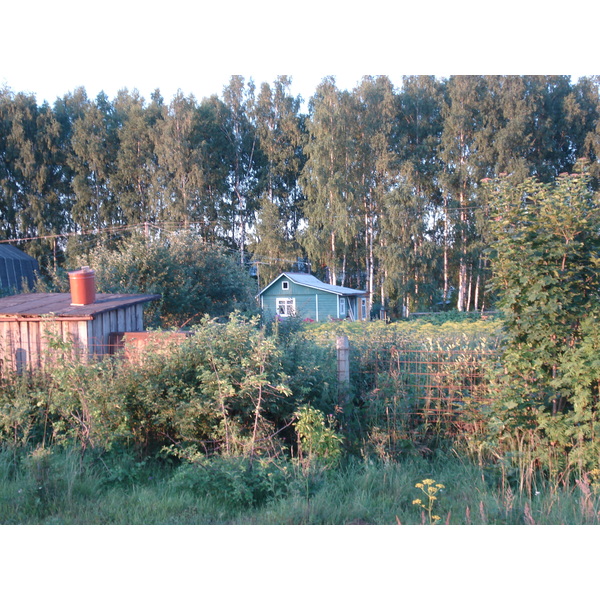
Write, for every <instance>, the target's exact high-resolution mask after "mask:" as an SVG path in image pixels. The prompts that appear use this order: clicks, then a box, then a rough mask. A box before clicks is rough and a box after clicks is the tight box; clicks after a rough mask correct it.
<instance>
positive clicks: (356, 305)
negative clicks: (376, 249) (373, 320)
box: [258, 273, 368, 321]
mask: <svg viewBox="0 0 600 600" xmlns="http://www.w3.org/2000/svg"><path fill="white" fill-rule="evenodd" d="M258 299H259V302H260V306H261V309H262V311H263V314H264V315H265V317H266V318H267V319H274V318H276V317H278V318H286V317H290V316H298V317H300V318H301V319H311V320H313V321H328V320H330V319H349V320H350V321H363V320H365V319H366V318H367V316H368V315H367V292H365V291H364V290H354V289H352V288H347V287H343V286H339V285H330V284H328V283H323V282H322V281H319V280H318V279H317V278H316V277H314V276H313V275H308V274H306V273H282V274H281V275H279V277H277V278H276V279H274V280H273V281H272V282H271V283H270V284H269V285H268V286H267V287H265V288H264V289H263V290H261V291H260V292H259V294H258Z"/></svg>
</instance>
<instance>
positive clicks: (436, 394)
mask: <svg viewBox="0 0 600 600" xmlns="http://www.w3.org/2000/svg"><path fill="white" fill-rule="evenodd" d="M498 357H499V354H498V351H497V349H495V348H490V347H477V348H457V347H452V348H446V349H426V348H414V347H403V346H401V345H397V344H393V343H392V344H385V345H382V346H380V347H377V348H374V347H370V348H359V349H357V350H356V351H355V353H354V356H353V361H354V372H353V375H354V385H355V390H356V393H357V396H359V397H360V399H361V401H362V402H363V403H364V405H363V406H364V408H365V410H366V414H367V415H368V416H367V419H368V426H370V428H371V429H374V430H376V431H377V430H379V431H385V432H386V437H387V438H388V442H389V440H392V445H393V442H394V440H395V441H398V442H399V441H401V439H403V438H404V439H406V438H412V439H414V438H416V437H422V436H424V435H425V436H429V435H432V434H436V435H444V436H447V435H450V436H456V435H470V434H474V433H475V432H476V430H477V429H478V428H480V427H481V418H482V417H481V414H482V408H483V407H484V406H486V405H488V404H489V403H490V402H491V397H490V389H489V377H490V373H491V372H492V369H493V368H494V367H495V366H496V363H497V360H498Z"/></svg>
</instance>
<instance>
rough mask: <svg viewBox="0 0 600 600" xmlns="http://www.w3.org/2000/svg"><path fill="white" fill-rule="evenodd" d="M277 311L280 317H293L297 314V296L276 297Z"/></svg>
mask: <svg viewBox="0 0 600 600" xmlns="http://www.w3.org/2000/svg"><path fill="white" fill-rule="evenodd" d="M275 313H276V314H277V316H278V317H283V318H285V317H293V316H294V315H295V314H296V298H275Z"/></svg>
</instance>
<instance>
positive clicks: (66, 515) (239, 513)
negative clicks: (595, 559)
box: [0, 450, 600, 526]
mask: <svg viewBox="0 0 600 600" xmlns="http://www.w3.org/2000/svg"><path fill="white" fill-rule="evenodd" d="M219 460H221V464H220V465H218V466H217V467H214V466H212V467H208V468H209V469H210V468H212V469H213V471H212V472H211V474H212V475H215V474H216V473H217V471H216V470H215V469H217V470H218V472H219V473H220V476H221V482H222V483H224V484H226V485H229V486H230V488H229V491H228V492H227V493H226V494H225V495H224V493H223V492H220V491H219V488H218V486H214V485H210V484H209V483H208V480H207V479H203V478H202V477H199V478H198V477H197V478H195V479H194V476H193V475H192V474H190V472H189V465H187V464H186V465H179V466H177V465H172V466H169V467H165V465H159V464H145V465H143V466H142V467H140V466H139V465H138V466H137V467H136V466H135V463H132V474H131V476H130V477H128V478H118V477H115V476H114V475H115V473H114V471H111V470H110V465H109V464H107V465H106V466H105V465H102V464H99V463H98V462H97V461H94V460H86V459H84V460H83V461H82V460H81V455H80V453H79V452H77V451H74V450H54V451H52V452H46V451H40V450H34V451H32V452H30V453H28V454H27V455H22V456H17V457H15V455H14V453H9V452H7V451H2V452H1V453H0V484H1V489H0V523H2V524H18V523H19V524H115V525H125V524H145V525H151V524H182V525H194V524H197V525H202V524H204V525H206V524H284V525H286V524H287V525H309V524H310V525H319V524H320V525H352V524H372V525H397V524H399V523H400V524H402V525H420V524H423V523H427V522H428V521H427V519H426V518H425V515H424V514H423V512H422V510H421V509H420V508H419V507H418V506H415V505H414V504H413V500H415V499H416V498H418V494H419V490H418V489H417V488H416V487H415V485H416V483H418V482H419V481H422V480H423V479H424V478H431V479H434V480H435V481H437V482H440V483H443V485H444V489H443V490H441V492H440V493H439V494H438V497H437V499H436V507H435V509H436V512H437V514H439V515H440V517H441V519H440V525H439V526H443V524H449V525H504V524H508V525H520V524H544V525H550V524H598V520H599V517H598V515H599V511H600V489H599V487H600V486H599V484H598V482H597V481H596V480H595V479H594V475H593V474H590V476H589V478H588V479H587V481H580V482H579V483H578V484H576V485H572V486H566V485H562V486H561V485H551V484H550V483H548V482H547V481H542V480H541V481H539V482H538V483H536V485H535V486H534V488H533V492H532V493H531V494H527V493H524V492H522V491H520V490H519V486H518V485H517V486H515V485H511V483H510V481H508V479H507V478H506V477H505V476H503V474H502V472H501V471H499V470H490V469H489V468H488V469H486V468H481V467H478V466H476V465H474V464H472V463H470V462H468V461H465V460H461V459H460V458H458V457H456V456H450V457H448V456H443V455H441V454H440V455H439V456H436V457H434V458H430V459H425V458H422V457H418V456H412V457H406V459H405V460H402V461H399V462H393V463H387V464H385V463H382V462H381V461H373V460H357V459H353V460H348V461H347V462H346V463H345V464H343V465H340V466H339V467H337V468H333V469H309V470H306V469H303V468H301V465H299V464H298V463H297V462H294V461H292V460H288V461H279V462H278V463H277V464H275V463H273V462H270V463H265V465H264V469H263V470H262V471H261V470H260V469H258V470H257V469H256V465H255V466H254V467H252V466H250V465H249V464H248V462H247V461H246V462H244V461H243V459H236V460H233V459H227V458H223V459H219ZM115 464H116V463H115ZM283 467H286V468H287V469H288V475H286V477H285V478H280V480H279V482H278V483H276V484H275V485H274V486H273V487H272V493H261V494H255V495H254V496H252V494H250V495H249V496H246V497H244V496H243V494H240V495H239V498H241V500H240V501H238V502H228V501H224V498H225V499H226V498H227V497H229V496H227V494H230V493H231V489H233V488H232V486H233V487H235V486H243V485H246V486H248V487H249V488H252V486H253V485H254V486H255V489H258V488H259V487H260V485H262V481H263V480H268V479H270V476H269V475H268V473H272V474H273V473H275V472H276V471H277V470H281V469H282V468H283ZM200 468H205V467H200ZM253 469H254V470H253ZM224 474H225V475H224ZM215 476H216V475H215ZM186 481H187V482H188V483H189V482H193V483H195V485H185V482H186ZM182 482H183V484H182ZM262 489H263V491H264V488H262ZM244 498H246V499H244Z"/></svg>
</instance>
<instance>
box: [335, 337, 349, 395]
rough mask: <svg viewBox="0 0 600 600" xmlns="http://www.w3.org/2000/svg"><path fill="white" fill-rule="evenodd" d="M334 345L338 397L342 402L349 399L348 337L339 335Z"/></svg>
mask: <svg viewBox="0 0 600 600" xmlns="http://www.w3.org/2000/svg"><path fill="white" fill-rule="evenodd" d="M335 347H336V349H337V376H338V399H339V401H340V402H341V403H344V402H347V401H348V400H349V396H350V342H349V341H348V337H347V336H345V335H341V336H339V337H338V338H337V340H336V343H335Z"/></svg>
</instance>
